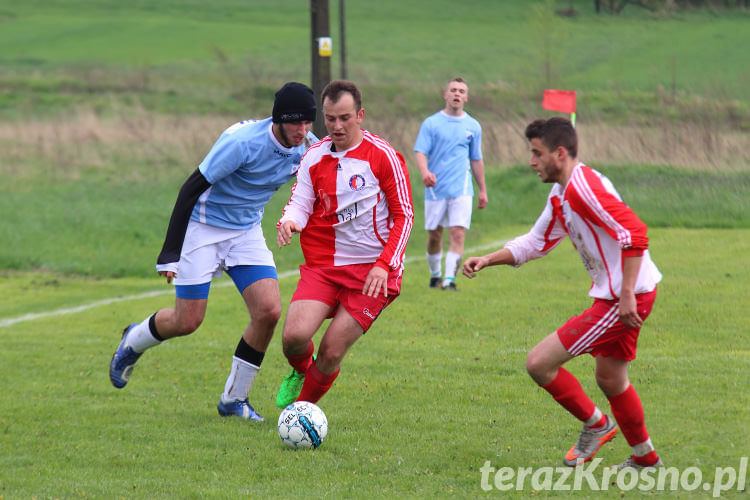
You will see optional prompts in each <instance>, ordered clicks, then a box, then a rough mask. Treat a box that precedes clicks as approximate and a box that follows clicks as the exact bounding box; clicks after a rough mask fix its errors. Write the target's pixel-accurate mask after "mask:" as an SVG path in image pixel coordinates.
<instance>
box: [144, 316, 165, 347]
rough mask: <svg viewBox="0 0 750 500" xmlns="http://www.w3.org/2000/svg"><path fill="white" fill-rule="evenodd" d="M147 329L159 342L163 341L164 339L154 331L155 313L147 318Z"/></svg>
mask: <svg viewBox="0 0 750 500" xmlns="http://www.w3.org/2000/svg"><path fill="white" fill-rule="evenodd" d="M148 329H149V331H150V332H151V336H152V337H154V338H155V339H156V340H158V341H159V342H164V339H163V338H161V335H159V332H157V331H156V313H154V314H152V315H151V317H150V318H148Z"/></svg>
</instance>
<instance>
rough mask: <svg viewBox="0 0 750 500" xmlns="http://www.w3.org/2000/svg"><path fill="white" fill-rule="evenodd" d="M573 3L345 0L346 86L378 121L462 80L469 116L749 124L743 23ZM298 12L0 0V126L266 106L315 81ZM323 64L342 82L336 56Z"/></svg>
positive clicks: (428, 101)
mask: <svg viewBox="0 0 750 500" xmlns="http://www.w3.org/2000/svg"><path fill="white" fill-rule="evenodd" d="M337 5H338V4H337V3H336V2H331V16H330V20H331V35H332V36H333V38H334V50H336V51H337V50H338V44H339V38H338V37H339V33H338V26H337V24H338V22H337V21H338V13H337ZM575 5H576V8H577V9H578V11H579V16H577V17H575V18H563V17H559V16H554V15H553V14H552V10H553V8H554V7H564V8H567V7H568V6H569V2H568V1H567V0H565V1H563V0H557V1H556V2H554V1H553V2H535V3H530V2H497V1H494V0H482V1H476V2H470V3H468V4H465V5H462V6H461V8H460V9H456V8H455V6H454V4H453V3H452V2H448V1H446V0H439V1H433V0H431V1H429V2H426V1H424V0H423V1H420V2H408V3H404V2H398V1H397V0H383V1H380V2H375V3H373V2H364V3H363V2H352V3H350V4H349V5H347V10H346V13H347V32H346V39H347V56H348V57H347V66H348V75H349V77H350V78H351V79H353V80H355V81H357V82H358V83H360V84H361V85H362V86H363V88H365V90H366V95H367V97H368V102H369V103H370V107H371V109H372V110H373V111H374V112H375V113H380V112H381V111H382V112H383V114H384V115H383V116H387V115H388V114H396V113H398V114H403V113H404V112H406V113H409V114H410V115H415V116H418V117H422V114H423V109H424V108H425V107H431V106H434V105H435V104H434V103H435V92H436V91H437V90H439V89H440V88H441V86H442V84H443V82H444V81H445V80H447V79H448V78H450V77H453V76H455V75H456V74H460V75H463V76H465V77H466V78H467V79H468V80H469V82H471V84H472V86H473V87H474V88H476V89H481V94H482V95H483V98H482V101H481V103H479V102H478V103H477V104H478V108H479V109H477V110H476V112H477V113H478V114H480V115H481V111H482V110H483V109H488V108H489V111H491V112H496V111H497V110H511V111H514V112H520V113H527V112H529V111H532V110H533V111H534V112H538V101H539V96H540V95H541V91H542V90H543V89H544V88H550V87H559V88H572V89H577V90H578V91H579V93H580V97H579V110H580V111H581V112H580V113H579V115H580V116H581V118H586V117H587V116H588V117H591V116H600V115H601V116H605V117H608V119H618V118H619V119H623V118H627V119H628V120H643V119H649V118H650V119H653V118H659V117H661V116H662V115H663V114H664V113H665V112H667V114H670V113H671V114H676V115H677V117H684V116H686V115H689V114H690V112H691V110H694V109H695V108H698V109H700V110H703V111H702V112H701V113H702V115H703V116H704V117H705V116H706V115H713V114H717V113H718V114H719V115H721V119H722V120H723V121H726V120H728V121H730V122H731V123H733V125H734V126H736V125H737V124H740V125H742V126H744V127H747V126H750V122H748V118H747V116H748V99H749V98H750V94H748V89H750V71H749V70H748V65H747V64H742V61H746V60H747V56H746V51H745V47H747V46H748V44H750V34H748V30H746V29H744V28H745V26H746V24H747V21H748V18H749V16H750V13H748V12H747V11H745V10H742V9H739V10H731V11H721V10H718V11H687V12H679V13H676V14H672V15H667V14H651V13H648V12H646V11H645V10H643V9H636V8H632V9H626V10H625V11H624V12H623V13H622V14H621V15H619V16H613V15H607V14H602V15H598V16H597V15H595V14H594V13H593V3H592V2H590V1H589V0H577V1H576V2H575ZM308 9H309V2H305V1H302V0H285V1H283V2H272V1H269V0H263V1H254V2H240V1H237V0H223V1H222V2H220V3H218V4H217V3H212V4H206V3H204V2H197V1H191V2H176V1H163V2H158V3H157V4H154V3H153V2H126V3H123V2H114V1H111V0H109V1H105V0H101V1H97V2H81V1H78V2H62V1H59V0H58V1H54V0H44V1H34V2H24V3H19V2H8V1H7V0H5V1H0V24H1V25H2V28H3V29H2V30H0V54H3V56H2V57H0V67H1V68H3V70H4V71H3V72H2V77H0V116H6V117H9V118H14V119H23V117H24V116H26V115H27V114H28V112H29V111H33V112H34V113H50V112H61V111H65V110H67V109H69V108H70V107H71V106H76V105H91V106H94V107H96V108H97V109H100V110H103V109H106V106H107V103H108V102H109V101H111V100H112V99H116V100H121V101H123V102H125V103H131V104H132V103H133V102H138V103H142V104H145V105H146V106H147V107H149V108H151V109H155V110H158V111H161V112H201V113H205V112H211V111H214V112H232V110H236V109H237V108H245V109H247V108H249V109H250V110H251V111H252V112H257V111H259V110H264V109H265V108H264V106H265V103H266V102H267V101H266V99H265V98H264V99H257V98H256V94H255V92H256V89H257V88H258V87H259V86H260V87H261V88H262V89H263V95H264V97H265V95H266V94H267V93H268V91H270V90H272V89H274V88H277V87H278V82H279V81H283V80H287V79H300V80H303V81H308V80H309V78H310V70H309V45H310V41H309V24H310V23H309V10H308ZM436 33H439V34H440V35H439V38H436ZM436 40H437V41H438V42H436ZM337 54H338V52H336V54H335V55H337ZM331 62H332V67H333V74H334V76H337V75H338V74H339V59H338V57H333V58H332V61H331ZM403 68H418V71H406V72H405V71H404V70H403ZM80 82H85V84H84V85H81V83H80ZM392 88H396V89H398V96H397V98H396V99H391V98H390V97H389V94H390V93H391V89H392ZM704 99H708V101H709V102H708V103H706V102H704V101H703V100H704ZM438 104H439V101H438ZM428 105H429V106H428ZM376 110H377V111H376ZM717 110H718V111H717Z"/></svg>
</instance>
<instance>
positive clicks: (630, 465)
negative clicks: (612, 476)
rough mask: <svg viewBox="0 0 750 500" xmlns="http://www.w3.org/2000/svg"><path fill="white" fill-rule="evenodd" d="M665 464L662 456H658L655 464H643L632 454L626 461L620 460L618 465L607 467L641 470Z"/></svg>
mask: <svg viewBox="0 0 750 500" xmlns="http://www.w3.org/2000/svg"><path fill="white" fill-rule="evenodd" d="M663 465H664V462H662V461H661V457H657V459H656V463H654V464H653V465H641V464H639V463H638V462H636V461H635V458H634V457H633V456H632V455H631V456H629V457H628V458H627V459H626V460H625V461H624V462H620V463H619V464H617V465H610V466H609V467H607V468H608V469H614V470H620V469H635V470H641V469H648V468H651V467H662V466H663Z"/></svg>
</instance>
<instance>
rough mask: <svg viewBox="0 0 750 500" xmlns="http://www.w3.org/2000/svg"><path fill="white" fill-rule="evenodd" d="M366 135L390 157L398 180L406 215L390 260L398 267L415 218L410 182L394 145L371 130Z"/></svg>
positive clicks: (397, 188) (401, 202) (400, 196)
mask: <svg viewBox="0 0 750 500" xmlns="http://www.w3.org/2000/svg"><path fill="white" fill-rule="evenodd" d="M364 137H365V139H367V140H368V141H369V142H371V143H372V144H373V145H375V147H377V148H378V149H380V150H381V151H383V152H384V153H385V155H386V157H387V158H388V160H389V163H390V165H391V169H392V171H393V176H394V179H395V181H396V192H397V195H398V200H399V203H400V205H401V210H402V211H403V212H404V214H405V215H406V220H405V223H404V227H403V229H402V231H401V234H400V235H399V240H398V242H397V245H396V249H395V251H394V253H393V256H392V257H391V260H390V262H389V265H390V266H391V268H397V267H399V266H401V264H402V263H403V261H404V254H405V252H406V244H407V243H408V241H409V235H410V234H411V229H412V224H413V218H414V210H413V207H412V206H411V203H410V201H409V190H408V184H407V181H406V178H405V175H404V172H403V170H402V169H401V162H400V161H399V159H398V155H397V154H396V150H395V149H393V147H392V146H390V145H389V144H388V143H387V142H386V141H384V140H383V139H381V138H380V137H378V136H376V135H374V134H372V133H371V132H368V131H365V133H364Z"/></svg>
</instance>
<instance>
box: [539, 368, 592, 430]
mask: <svg viewBox="0 0 750 500" xmlns="http://www.w3.org/2000/svg"><path fill="white" fill-rule="evenodd" d="M542 389H544V390H545V391H547V392H549V393H550V394H551V395H552V397H553V398H555V401H557V402H558V403H560V404H561V405H562V407H563V408H565V409H566V410H568V411H569V412H570V413H571V414H573V416H574V417H576V418H577V419H578V420H580V421H581V422H585V421H586V420H588V419H589V418H591V416H592V415H593V414H594V410H596V405H595V404H594V402H593V401H591V398H589V397H588V396H587V395H586V393H585V392H583V387H581V384H580V383H579V382H578V379H577V378H575V376H574V375H573V374H572V373H570V372H569V371H568V370H566V369H565V368H560V369H559V370H558V371H557V377H555V380H553V381H552V382H550V383H549V384H546V385H543V386H542Z"/></svg>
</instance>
